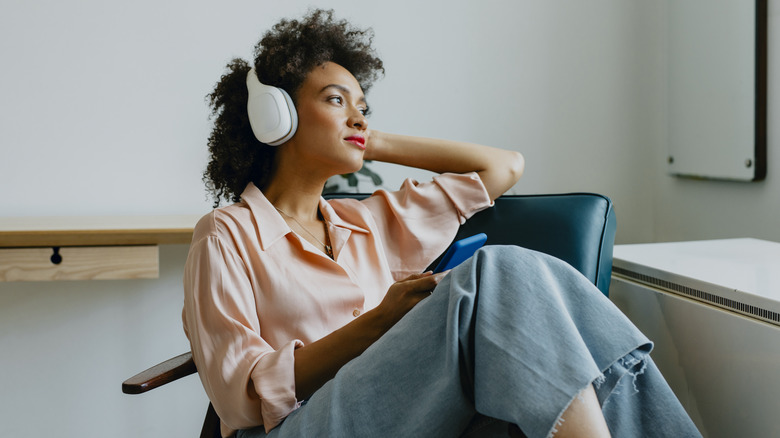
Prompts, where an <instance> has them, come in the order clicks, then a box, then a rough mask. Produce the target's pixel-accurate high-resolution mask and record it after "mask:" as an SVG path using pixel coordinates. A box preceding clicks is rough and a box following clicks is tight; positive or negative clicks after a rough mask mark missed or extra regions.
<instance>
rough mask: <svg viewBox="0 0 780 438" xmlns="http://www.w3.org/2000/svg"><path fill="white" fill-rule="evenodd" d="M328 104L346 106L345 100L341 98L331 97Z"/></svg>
mask: <svg viewBox="0 0 780 438" xmlns="http://www.w3.org/2000/svg"><path fill="white" fill-rule="evenodd" d="M328 102H333V103H335V104H337V105H344V98H343V97H341V96H330V97H329V98H328Z"/></svg>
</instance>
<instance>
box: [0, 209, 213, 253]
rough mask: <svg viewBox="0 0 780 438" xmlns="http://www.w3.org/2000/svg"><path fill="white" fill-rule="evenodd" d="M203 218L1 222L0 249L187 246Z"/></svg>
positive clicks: (65, 218) (6, 219)
mask: <svg viewBox="0 0 780 438" xmlns="http://www.w3.org/2000/svg"><path fill="white" fill-rule="evenodd" d="M201 216H202V215H170V216H62V217H4V218H0V248H31V247H55V246H126V245H165V244H188V243H190V241H191V240H192V229H193V228H194V227H195V224H196V223H197V221H198V219H200V217H201Z"/></svg>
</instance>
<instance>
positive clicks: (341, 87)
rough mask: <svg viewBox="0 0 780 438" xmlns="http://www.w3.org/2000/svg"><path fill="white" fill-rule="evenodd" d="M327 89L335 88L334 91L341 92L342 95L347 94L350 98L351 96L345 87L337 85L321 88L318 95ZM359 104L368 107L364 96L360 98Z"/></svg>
mask: <svg viewBox="0 0 780 438" xmlns="http://www.w3.org/2000/svg"><path fill="white" fill-rule="evenodd" d="M328 88H335V89H337V90H339V91H341V92H342V93H344V94H348V95H350V96H351V95H352V92H351V91H349V88H347V87H345V86H343V85H339V84H330V85H326V86H324V87H322V90H320V93H324V92H325V91H326V90H327V89H328ZM360 102H362V103H364V104H366V105H368V102H366V96H365V95H363V96H360Z"/></svg>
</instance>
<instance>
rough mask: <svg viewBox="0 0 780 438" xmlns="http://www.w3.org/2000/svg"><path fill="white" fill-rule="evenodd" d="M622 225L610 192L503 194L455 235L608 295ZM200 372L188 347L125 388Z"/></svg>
mask: <svg viewBox="0 0 780 438" xmlns="http://www.w3.org/2000/svg"><path fill="white" fill-rule="evenodd" d="M366 196H367V195H365V194H363V195H360V194H348V195H344V194H342V195H338V194H331V195H328V196H327V197H328V198H334V197H354V198H362V197H366ZM616 226H617V222H616V218H615V211H614V209H613V207H612V201H611V200H610V199H609V198H607V197H606V196H602V195H597V194H592V193H570V194H555V195H516V196H502V197H500V198H498V199H497V200H496V205H495V206H494V207H493V208H490V209H487V210H485V211H482V212H479V213H477V214H476V215H474V217H472V218H471V219H469V220H468V221H467V222H466V223H465V224H464V225H463V226H461V228H460V230H459V231H458V235H457V236H456V237H455V239H460V238H463V237H467V236H470V235H473V234H476V233H482V232H484V233H486V234H487V235H488V240H487V243H486V244H487V245H499V244H500V245H518V246H522V247H525V248H529V249H533V250H536V251H540V252H544V253H547V254H550V255H552V256H555V257H558V258H559V259H561V260H563V261H565V262H567V263H569V264H570V265H572V266H573V267H574V268H575V269H577V270H578V271H580V272H581V273H582V274H583V275H585V277H587V278H588V279H589V280H590V281H591V282H593V284H595V285H596V286H597V287H598V288H599V290H601V292H603V293H604V295H607V296H608V294H609V282H610V277H611V275H612V247H613V246H614V243H615V230H616ZM434 263H435V262H434ZM196 371H197V370H196V369H195V364H194V362H193V361H192V354H191V353H189V352H187V353H184V354H181V355H179V356H176V357H174V358H172V359H168V360H167V361H165V362H162V363H160V364H158V365H155V366H154V367H152V368H149V369H147V370H146V371H143V372H141V373H139V374H137V375H135V376H133V377H131V378H129V379H127V380H125V381H124V383H122V392H124V393H125V394H141V393H144V392H147V391H150V390H152V389H154V388H157V387H159V386H162V385H165V384H166V383H169V382H172V381H174V380H178V379H180V378H182V377H184V376H188V375H190V374H193V373H195V372H196ZM200 436H201V438H213V437H219V418H218V417H217V414H216V412H215V411H214V408H213V407H212V406H211V405H210V404H209V407H208V410H207V411H206V419H205V421H204V422H203V428H202V430H201V434H200Z"/></svg>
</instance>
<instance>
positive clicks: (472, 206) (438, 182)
mask: <svg viewBox="0 0 780 438" xmlns="http://www.w3.org/2000/svg"><path fill="white" fill-rule="evenodd" d="M363 202H364V204H365V205H366V206H367V207H368V209H369V210H370V211H371V213H372V216H373V217H374V220H375V222H376V224H377V229H378V232H379V233H380V237H381V239H382V241H383V242H384V246H385V251H386V254H387V258H388V262H389V264H390V269H391V271H392V272H393V276H394V277H395V279H396V280H399V279H401V278H404V277H406V276H408V275H411V274H414V273H419V272H420V271H421V270H422V269H425V268H426V267H427V266H428V265H430V263H431V262H432V261H433V260H435V259H436V258H437V257H438V256H439V255H440V254H441V253H442V252H443V251H444V250H445V249H446V248H447V246H448V245H449V244H450V242H452V239H453V238H454V237H455V234H456V233H457V231H458V227H459V226H460V225H461V224H463V223H464V222H465V221H466V220H467V219H468V218H470V217H471V216H473V215H474V214H475V213H477V212H479V211H481V210H484V209H485V208H488V207H490V206H491V205H492V204H493V203H492V200H491V199H490V196H489V195H488V193H487V190H486V189H485V186H484V184H483V183H482V180H481V179H480V178H479V176H478V175H477V174H476V173H473V172H472V173H466V174H449V173H445V174H442V175H438V176H436V177H434V178H433V181H431V182H426V183H418V182H416V181H414V180H411V179H407V180H406V181H405V182H404V183H403V185H402V186H401V189H400V190H398V191H395V192H389V191H384V190H380V191H377V192H376V193H374V195H373V196H371V197H370V198H368V199H366V200H364V201H363Z"/></svg>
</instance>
